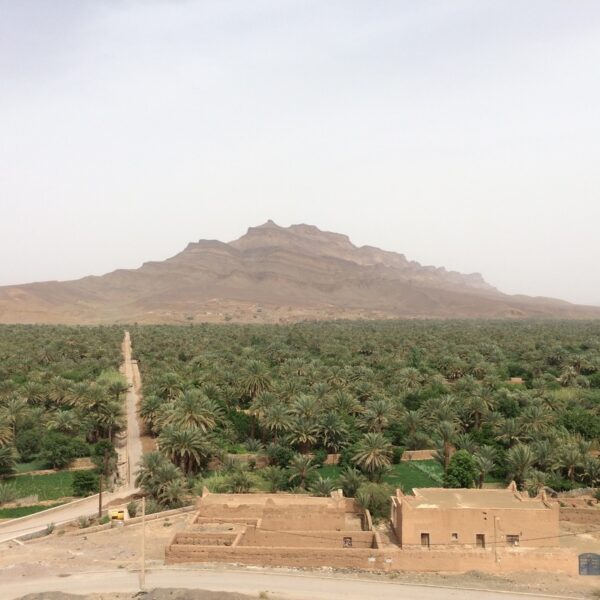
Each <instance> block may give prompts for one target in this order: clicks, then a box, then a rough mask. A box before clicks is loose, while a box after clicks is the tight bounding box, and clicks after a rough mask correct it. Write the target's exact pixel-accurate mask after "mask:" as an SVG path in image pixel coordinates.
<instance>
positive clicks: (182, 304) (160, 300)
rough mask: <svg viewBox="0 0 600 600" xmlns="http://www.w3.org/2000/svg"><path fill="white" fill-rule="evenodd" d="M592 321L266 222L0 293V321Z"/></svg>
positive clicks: (473, 278) (315, 232)
mask: <svg viewBox="0 0 600 600" xmlns="http://www.w3.org/2000/svg"><path fill="white" fill-rule="evenodd" d="M387 317H391V318H397V317H404V318H418V317H442V318H444V317H448V318H449V317H457V318H477V317H487V318H501V317H516V318H518V317H561V318H597V317H600V308H595V307H581V306H576V305H573V304H569V303H567V302H562V301H559V300H552V299H546V298H529V297H526V296H508V295H506V294H502V293H501V292H499V291H498V290H496V289H495V288H494V287H492V286H491V285H489V284H488V283H486V282H485V281H484V279H483V278H482V277H481V275H479V274H469V275H463V274H461V273H456V272H452V271H447V270H446V269H444V268H436V267H429V266H423V265H420V264H419V263H417V262H414V261H409V260H407V259H406V257H405V256H404V255H402V254H396V253H393V252H386V251H384V250H379V249H378V248H373V247H371V246H363V247H360V248H359V247H357V246H354V245H353V244H352V243H351V242H350V240H349V238H348V237H347V236H345V235H341V234H337V233H329V232H323V231H320V230H319V229H317V228H316V227H313V226H310V225H292V226H291V227H288V228H284V227H279V226H278V225H276V224H275V223H273V222H272V221H268V222H267V223H265V224H264V225H261V226H260V227H252V228H250V229H249V230H248V232H247V233H246V235H244V236H243V237H241V238H240V239H238V240H235V241H233V242H230V243H223V242H219V241H215V240H201V241H199V242H196V243H191V244H189V245H188V246H187V248H186V249H185V250H183V251H182V252H180V253H179V254H177V255H176V256H173V257H172V258H169V259H167V260H165V261H162V262H149V263H145V264H144V265H142V266H141V267H140V268H139V269H130V270H117V271H114V272H112V273H109V274H107V275H103V276H101V277H84V278H83V279H79V280H76V281H67V282H55V281H52V282H44V283H32V284H27V285H19V286H7V287H1V288H0V322H5V323H31V322H49V323H56V322H64V323H108V322H132V321H138V322H146V323H150V322H188V321H194V322H200V321H216V322H219V321H224V320H236V321H246V322H286V321H293V320H300V319H307V318H311V319H312V318H316V319H325V318H327V319H328V318H387Z"/></svg>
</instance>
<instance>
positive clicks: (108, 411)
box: [97, 400, 125, 442]
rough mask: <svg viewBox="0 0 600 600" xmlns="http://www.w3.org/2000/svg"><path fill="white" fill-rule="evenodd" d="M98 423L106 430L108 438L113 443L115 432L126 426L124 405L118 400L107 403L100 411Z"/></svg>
mask: <svg viewBox="0 0 600 600" xmlns="http://www.w3.org/2000/svg"><path fill="white" fill-rule="evenodd" d="M97 422H98V423H99V424H100V425H102V426H103V427H104V428H106V433H107V437H108V439H109V440H110V441H111V442H112V439H113V434H114V432H115V431H119V430H120V429H122V428H123V427H124V426H125V416H124V411H123V404H122V403H121V402H119V401H116V400H110V401H108V402H105V403H104V404H103V405H102V406H101V407H100V409H99V411H98V416H97Z"/></svg>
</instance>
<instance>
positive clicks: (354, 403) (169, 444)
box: [131, 321, 600, 513]
mask: <svg viewBox="0 0 600 600" xmlns="http://www.w3.org/2000/svg"><path fill="white" fill-rule="evenodd" d="M131 331H132V338H133V347H134V353H135V355H136V358H138V359H139V362H140V368H141V370H142V379H143V382H144V387H143V392H144V396H143V403H142V409H141V413H142V418H143V420H144V422H145V423H146V426H147V428H148V430H149V431H150V432H151V433H152V435H154V436H156V438H157V447H158V450H157V451H156V452H152V453H150V454H148V455H146V456H145V458H144V461H143V464H142V465H141V469H140V472H139V477H138V481H139V483H140V485H141V486H142V487H143V488H144V489H146V491H147V492H149V493H150V494H151V495H152V497H153V499H154V501H155V502H156V504H157V506H176V505H179V504H181V503H183V502H185V501H186V499H187V498H188V497H189V495H190V493H194V492H195V493H198V492H199V491H201V489H202V488H203V487H204V486H207V487H209V489H211V490H213V491H235V492H247V491H251V490H253V489H261V490H270V491H277V490H294V491H301V492H307V493H313V494H318V495H325V494H328V493H329V492H330V491H331V490H332V489H334V488H335V487H338V486H341V487H342V488H343V489H344V491H345V493H346V494H348V495H356V496H357V497H358V498H359V500H360V501H361V502H363V503H364V504H365V505H368V506H369V507H370V508H372V509H373V510H374V512H376V513H377V512H378V508H379V509H383V507H384V505H385V504H386V500H385V499H386V498H387V496H388V494H389V493H390V491H391V489H390V486H389V485H387V484H386V480H387V479H388V474H389V472H390V469H391V468H392V465H393V464H394V463H396V462H398V461H399V459H400V456H401V455H402V452H403V450H404V449H421V448H435V449H436V456H437V460H438V461H439V463H440V465H441V467H442V469H443V473H444V476H443V483H444V485H446V486H451V487H463V486H466V487H470V486H482V485H483V484H484V482H485V481H486V480H487V479H489V478H493V479H495V480H496V481H508V480H510V479H514V480H515V481H516V482H517V484H518V485H519V487H520V488H522V489H526V490H528V491H529V492H530V493H532V494H534V493H536V492H537V491H538V490H539V489H540V488H542V487H544V486H548V487H550V488H553V489H555V490H565V489H570V488H572V487H577V486H597V485H598V483H599V481H600V461H599V459H598V458H597V455H596V453H595V450H597V448H596V446H595V444H597V440H598V438H599V437H600V324H599V323H597V322H585V323H584V322H557V321H553V322H535V321H525V322H502V321H490V322H482V321H476V322H475V321H447V322H422V321H410V322H403V321H393V322H391V321H390V322H323V323H301V324H295V325H286V326H283V325H233V324H223V325H206V324H200V325H190V326H187V327H183V326H179V327H178V326H138V327H134V328H132V330H131ZM511 377H520V378H522V380H523V383H522V384H517V385H514V383H510V382H509V379H510V378H511ZM241 453H250V454H251V456H252V458H251V459H250V460H245V461H240V460H235V456H236V455H237V454H241ZM329 453H339V454H341V460H340V468H339V469H337V470H336V471H335V474H334V475H333V476H323V475H322V473H323V471H322V470H321V469H320V467H321V465H322V463H323V461H324V459H325V458H326V456H327V454H329ZM261 458H262V459H263V460H261ZM265 464H267V465H268V466H264V465H265Z"/></svg>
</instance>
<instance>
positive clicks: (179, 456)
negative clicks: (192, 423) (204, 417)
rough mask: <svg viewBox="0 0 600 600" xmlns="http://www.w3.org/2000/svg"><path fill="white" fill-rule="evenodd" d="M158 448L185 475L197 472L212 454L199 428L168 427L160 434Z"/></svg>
mask: <svg viewBox="0 0 600 600" xmlns="http://www.w3.org/2000/svg"><path fill="white" fill-rule="evenodd" d="M158 447H159V448H160V450H161V452H163V453H164V454H165V455H166V456H168V457H169V458H170V459H171V460H172V461H173V463H175V464H176V465H177V466H178V467H181V469H182V471H183V472H184V474H186V475H187V474H188V473H193V472H195V471H197V470H198V468H200V467H201V466H202V464H203V463H205V462H207V461H208V460H209V458H210V456H211V454H212V446H211V444H209V443H208V441H207V440H206V438H205V436H204V435H203V433H202V430H201V429H200V428H199V427H196V428H195V429H192V428H189V429H178V428H176V427H173V426H172V425H169V426H167V427H165V428H164V429H163V431H162V433H161V434H160V436H159V438H158Z"/></svg>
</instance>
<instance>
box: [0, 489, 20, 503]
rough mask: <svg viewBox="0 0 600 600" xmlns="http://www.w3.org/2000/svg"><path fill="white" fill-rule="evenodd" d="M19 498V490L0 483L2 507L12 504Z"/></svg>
mask: <svg viewBox="0 0 600 600" xmlns="http://www.w3.org/2000/svg"><path fill="white" fill-rule="evenodd" d="M16 497H17V488H16V487H15V486H14V485H9V484H8V483H0V506H1V505H2V504H7V503H8V502H12V501H13V500H15V499H16Z"/></svg>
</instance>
